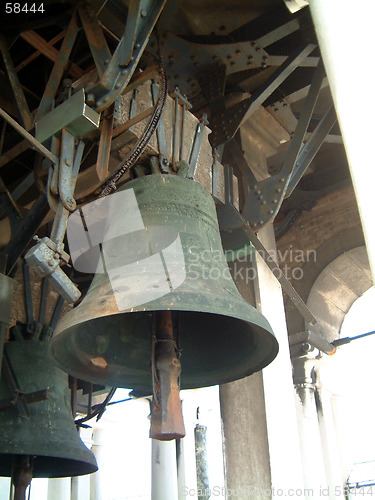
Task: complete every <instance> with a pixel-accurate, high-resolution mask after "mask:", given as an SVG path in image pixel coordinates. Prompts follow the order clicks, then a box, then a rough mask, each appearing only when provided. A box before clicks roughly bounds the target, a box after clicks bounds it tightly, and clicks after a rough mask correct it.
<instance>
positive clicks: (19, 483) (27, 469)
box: [12, 455, 33, 500]
mask: <svg viewBox="0 0 375 500" xmlns="http://www.w3.org/2000/svg"><path fill="white" fill-rule="evenodd" d="M14 461H15V465H14V472H13V475H12V483H13V484H14V500H26V490H27V488H28V487H29V486H30V483H31V480H32V478H33V474H32V467H31V465H30V457H29V456H28V455H16V456H15V457H14Z"/></svg>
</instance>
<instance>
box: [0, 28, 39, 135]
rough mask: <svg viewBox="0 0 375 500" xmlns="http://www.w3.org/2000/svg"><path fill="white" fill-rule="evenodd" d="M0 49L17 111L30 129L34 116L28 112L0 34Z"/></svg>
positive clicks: (23, 95) (5, 45) (27, 106)
mask: <svg viewBox="0 0 375 500" xmlns="http://www.w3.org/2000/svg"><path fill="white" fill-rule="evenodd" d="M0 50H1V53H2V55H3V59H4V63H5V67H6V70H7V75H8V78H9V82H10V85H11V87H12V91H13V94H14V98H15V100H16V104H17V108H18V112H19V114H20V116H21V118H22V122H23V124H24V126H25V128H26V129H27V130H30V129H31V128H32V127H33V122H34V117H33V115H32V114H31V113H30V109H29V105H28V104H27V101H26V97H25V94H24V93H23V90H22V87H21V83H20V81H19V79H18V75H17V73H16V70H15V68H14V64H13V61H12V58H11V56H10V53H9V50H8V47H7V44H6V42H5V40H4V38H3V37H2V36H0Z"/></svg>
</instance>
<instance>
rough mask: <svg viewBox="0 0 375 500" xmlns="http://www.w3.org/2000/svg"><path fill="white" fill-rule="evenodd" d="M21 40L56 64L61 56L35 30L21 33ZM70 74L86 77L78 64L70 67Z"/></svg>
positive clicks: (76, 76)
mask: <svg viewBox="0 0 375 500" xmlns="http://www.w3.org/2000/svg"><path fill="white" fill-rule="evenodd" d="M21 38H23V39H24V40H25V41H26V42H27V43H29V44H30V45H32V46H33V47H34V48H35V49H37V50H40V52H41V53H42V54H43V55H45V56H46V57H48V59H50V60H51V61H53V62H56V61H57V59H58V56H59V51H58V50H57V49H55V47H53V46H52V45H50V44H49V43H48V42H47V41H46V40H45V39H44V38H43V37H41V36H40V35H38V33H36V32H35V31H33V30H28V31H23V32H22V33H21ZM70 73H71V75H72V76H73V77H74V78H81V77H82V76H83V75H84V71H83V70H82V69H81V68H79V67H78V66H77V65H76V64H74V63H73V64H72V65H71V67H70Z"/></svg>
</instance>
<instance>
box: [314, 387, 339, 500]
mask: <svg viewBox="0 0 375 500" xmlns="http://www.w3.org/2000/svg"><path fill="white" fill-rule="evenodd" d="M318 395H319V401H320V406H319V407H318V420H319V426H320V433H321V441H322V448H323V456H324V463H325V467H326V473H327V479H328V484H329V489H330V493H331V491H332V492H335V493H334V495H330V498H338V499H339V500H340V499H342V500H344V498H345V495H344V486H345V482H346V477H345V472H344V470H345V469H344V467H343V461H342V457H341V454H340V451H339V445H338V442H337V432H336V426H335V421H334V414H333V408H332V394H331V393H330V392H329V391H327V390H325V389H324V387H320V388H318Z"/></svg>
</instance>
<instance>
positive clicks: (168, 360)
mask: <svg viewBox="0 0 375 500" xmlns="http://www.w3.org/2000/svg"><path fill="white" fill-rule="evenodd" d="M154 315H155V317H154V318H153V332H152V342H153V349H152V357H153V359H152V378H153V381H152V384H153V397H152V413H151V429H150V437H151V438H152V439H159V440H160V441H170V440H172V439H179V438H182V437H184V436H185V426H184V421H183V417H182V405H181V400H180V387H179V376H180V373H181V363H180V360H179V359H178V356H177V346H176V342H175V340H174V336H173V323H172V313H171V311H156V312H155V313H154Z"/></svg>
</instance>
